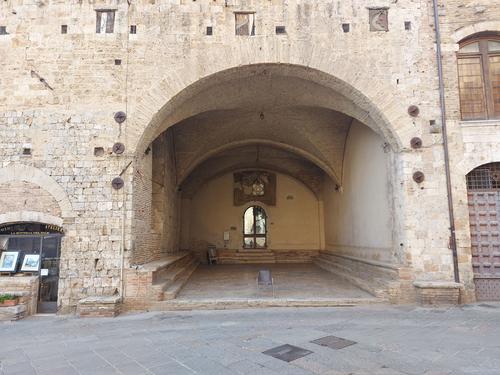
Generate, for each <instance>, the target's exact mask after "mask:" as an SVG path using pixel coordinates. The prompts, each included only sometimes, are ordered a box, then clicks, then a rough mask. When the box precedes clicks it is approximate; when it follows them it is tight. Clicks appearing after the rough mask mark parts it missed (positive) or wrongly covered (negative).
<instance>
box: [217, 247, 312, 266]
mask: <svg viewBox="0 0 500 375" xmlns="http://www.w3.org/2000/svg"><path fill="white" fill-rule="evenodd" d="M318 253H319V252H318V250H268V249H248V250H244V249H243V250H233V249H217V254H218V256H219V264H273V263H312V261H313V258H314V257H316V256H318Z"/></svg>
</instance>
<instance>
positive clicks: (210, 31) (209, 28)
mask: <svg viewBox="0 0 500 375" xmlns="http://www.w3.org/2000/svg"><path fill="white" fill-rule="evenodd" d="M213 33H214V30H213V28H212V26H207V35H213Z"/></svg>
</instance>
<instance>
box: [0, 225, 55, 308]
mask: <svg viewBox="0 0 500 375" xmlns="http://www.w3.org/2000/svg"><path fill="white" fill-rule="evenodd" d="M62 236H63V229H62V228H61V227H60V226H58V225H54V224H44V223H36V222H16V223H8V224H0V252H1V256H0V271H1V272H2V273H3V274H4V275H6V276H26V277H32V278H35V279H37V281H34V282H33V283H34V284H33V283H32V282H30V284H31V285H34V286H33V288H35V289H36V292H35V291H34V292H33V293H32V294H34V295H32V301H31V302H29V303H28V304H29V305H31V306H30V309H31V310H33V311H31V312H33V313H34V312H37V313H56V312H57V299H58V289H59V261H60V255H61V239H62Z"/></svg>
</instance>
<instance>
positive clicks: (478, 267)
mask: <svg viewBox="0 0 500 375" xmlns="http://www.w3.org/2000/svg"><path fill="white" fill-rule="evenodd" d="M467 195H468V201H469V217H470V233H471V250H472V251H471V252H472V269H473V271H474V283H475V287H476V298H477V300H479V301H500V162H497V163H489V164H484V165H481V166H479V167H477V168H475V169H474V170H472V171H471V172H470V173H469V174H467Z"/></svg>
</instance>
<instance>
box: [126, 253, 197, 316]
mask: <svg viewBox="0 0 500 375" xmlns="http://www.w3.org/2000/svg"><path fill="white" fill-rule="evenodd" d="M198 265H199V260H198V259H197V258H195V257H194V256H193V255H192V254H191V253H188V252H184V253H179V254H175V255H170V256H167V257H164V258H162V259H160V260H157V261H154V262H150V263H146V264H143V265H140V266H137V267H135V268H131V269H128V270H126V271H125V293H124V306H125V308H126V309H128V310H148V309H149V308H150V306H151V305H152V304H153V303H155V302H157V301H163V300H169V299H174V298H175V297H176V296H177V294H178V293H179V292H180V290H181V289H182V287H183V286H184V285H185V284H186V282H187V281H188V280H189V278H190V277H191V275H192V273H193V272H194V271H195V270H196V268H197V267H198Z"/></svg>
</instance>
